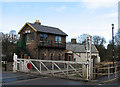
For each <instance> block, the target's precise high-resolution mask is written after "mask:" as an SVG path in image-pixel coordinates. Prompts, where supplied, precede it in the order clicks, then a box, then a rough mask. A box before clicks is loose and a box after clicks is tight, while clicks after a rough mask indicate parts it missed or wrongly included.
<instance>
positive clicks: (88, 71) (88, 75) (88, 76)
mask: <svg viewBox="0 0 120 87" xmlns="http://www.w3.org/2000/svg"><path fill="white" fill-rule="evenodd" d="M87 80H89V63H87Z"/></svg>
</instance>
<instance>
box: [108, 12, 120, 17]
mask: <svg viewBox="0 0 120 87" xmlns="http://www.w3.org/2000/svg"><path fill="white" fill-rule="evenodd" d="M106 16H107V17H110V18H111V17H112V18H113V17H118V12H114V13H111V14H108V15H106Z"/></svg>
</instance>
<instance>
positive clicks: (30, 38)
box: [27, 33, 34, 41]
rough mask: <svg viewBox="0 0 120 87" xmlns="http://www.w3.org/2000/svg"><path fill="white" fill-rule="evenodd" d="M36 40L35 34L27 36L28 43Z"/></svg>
mask: <svg viewBox="0 0 120 87" xmlns="http://www.w3.org/2000/svg"><path fill="white" fill-rule="evenodd" d="M30 40H34V33H30V34H27V41H30Z"/></svg>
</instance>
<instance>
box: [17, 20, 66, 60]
mask: <svg viewBox="0 0 120 87" xmlns="http://www.w3.org/2000/svg"><path fill="white" fill-rule="evenodd" d="M19 34H20V42H19V43H18V47H19V49H20V54H21V58H27V56H30V57H31V58H32V59H33V58H36V59H46V60H64V59H65V48H66V36H67V34H66V33H64V32H63V31H62V30H60V29H59V28H55V27H50V26H44V25H41V23H40V22H39V20H36V22H34V23H28V22H27V23H25V25H24V26H23V27H22V28H21V30H20V31H19Z"/></svg>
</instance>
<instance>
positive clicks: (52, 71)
mask: <svg viewBox="0 0 120 87" xmlns="http://www.w3.org/2000/svg"><path fill="white" fill-rule="evenodd" d="M52 73H53V75H54V63H53V62H52Z"/></svg>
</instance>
